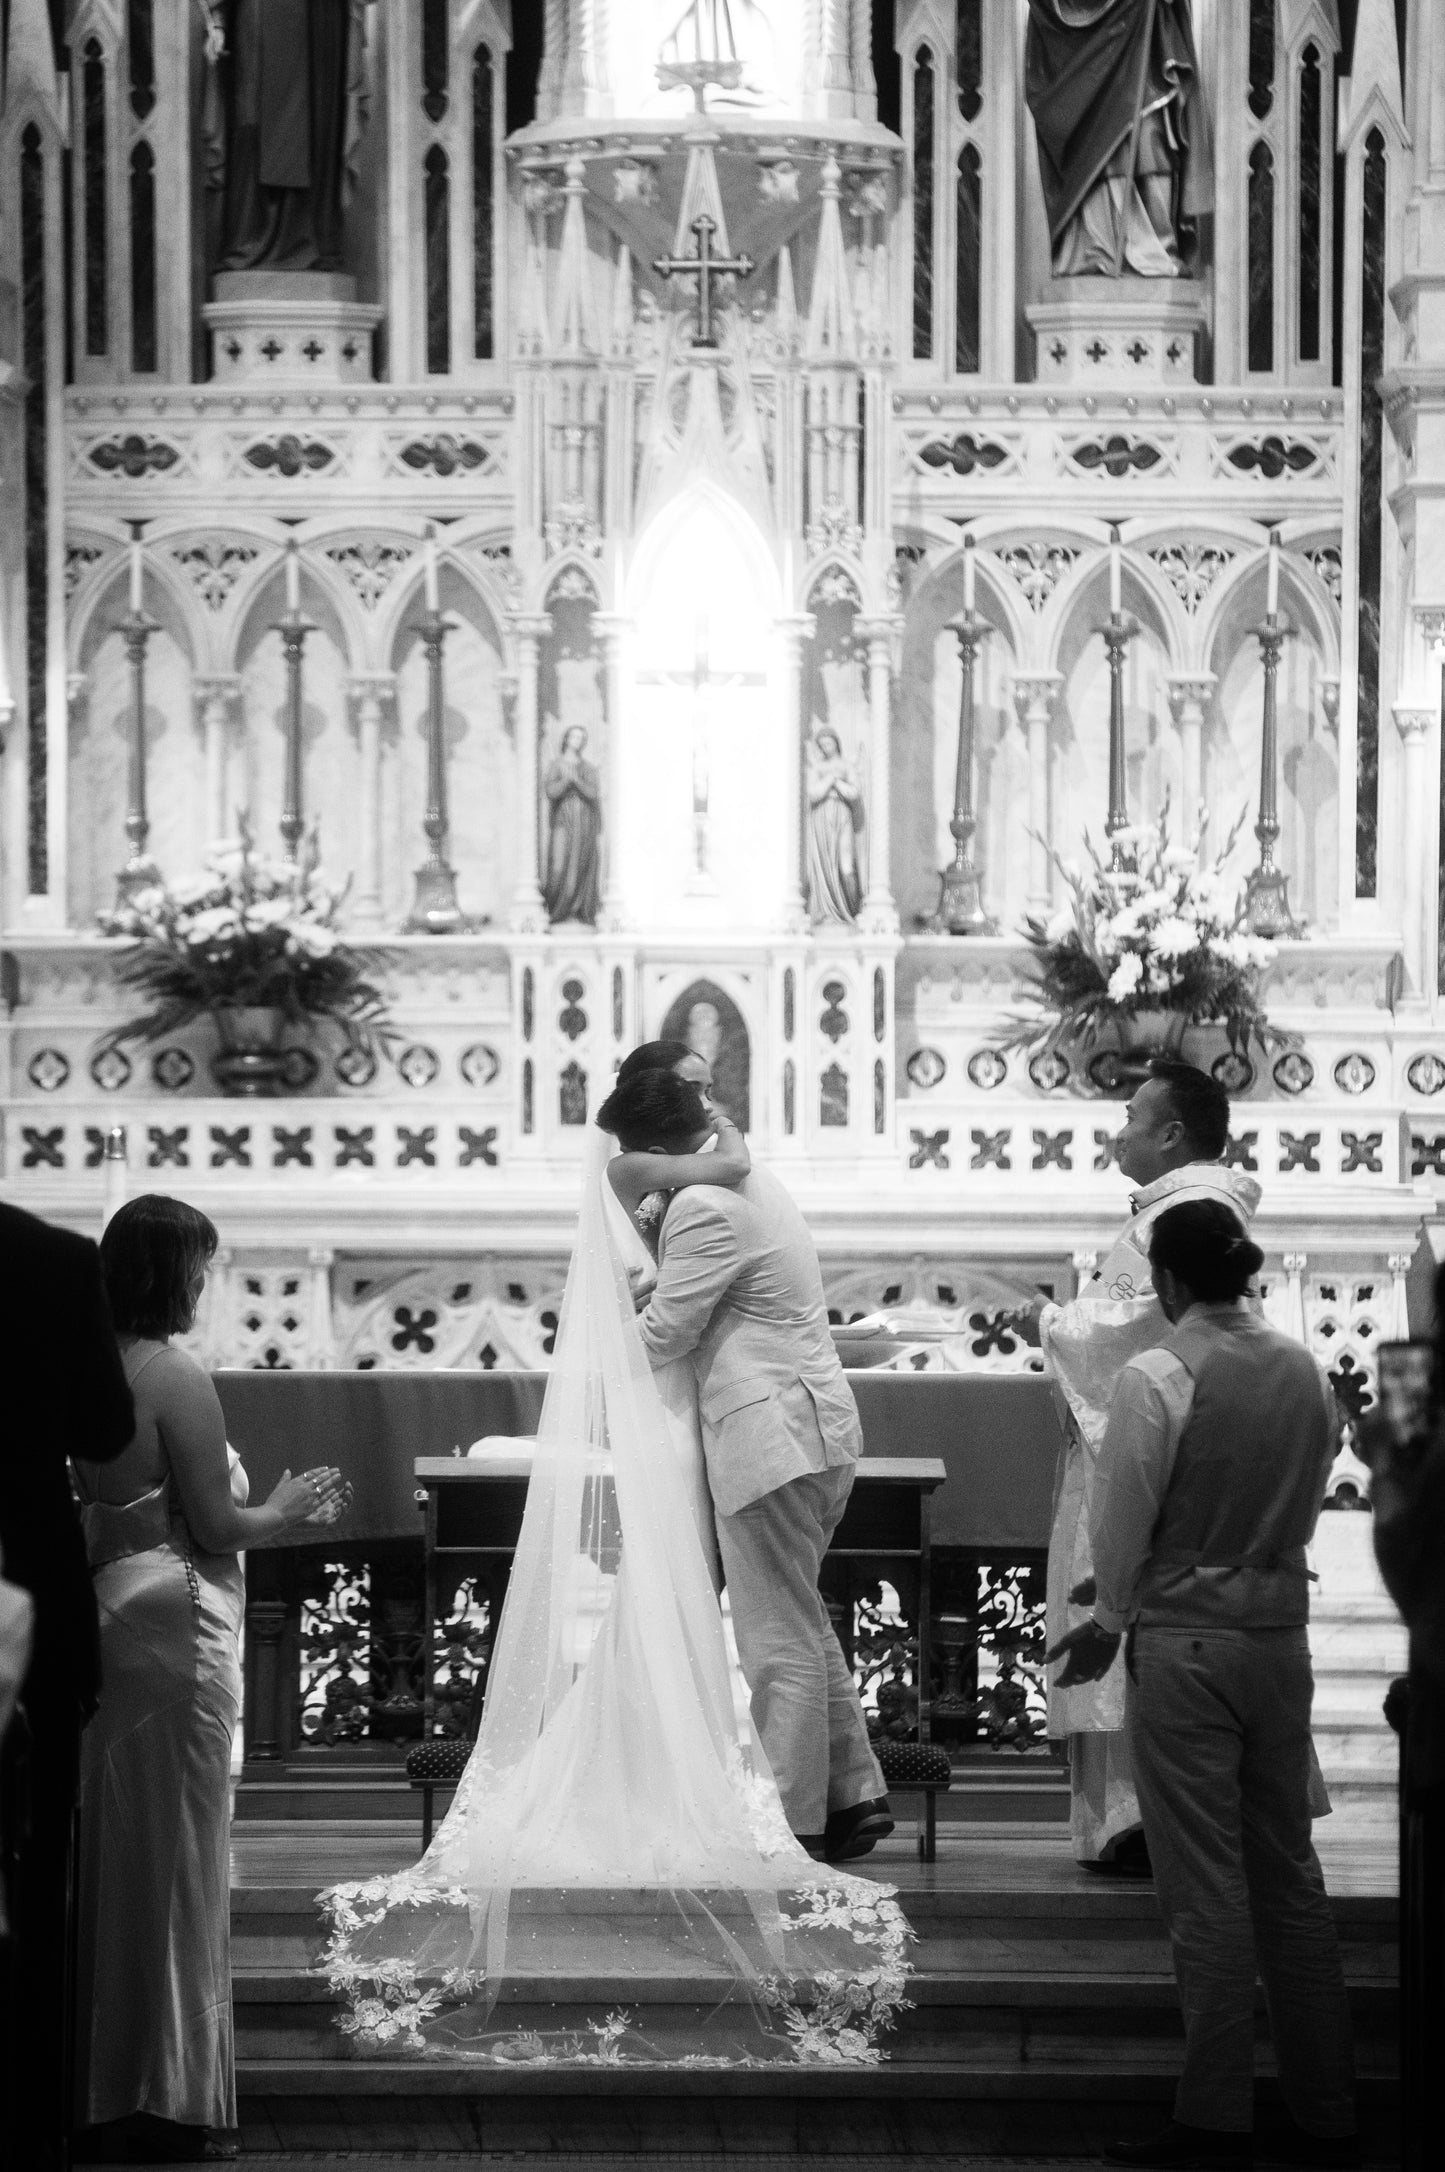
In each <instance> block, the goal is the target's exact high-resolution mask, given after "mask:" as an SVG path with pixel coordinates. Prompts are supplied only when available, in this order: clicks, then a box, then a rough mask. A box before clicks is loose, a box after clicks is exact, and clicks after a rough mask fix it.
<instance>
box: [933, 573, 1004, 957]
mask: <svg viewBox="0 0 1445 2172" xmlns="http://www.w3.org/2000/svg"><path fill="white" fill-rule="evenodd" d="M963 563H964V568H965V573H964V578H965V580H967V577H968V575H967V568H968V566H969V563H970V559H969V557H968V556H966V557H965V558H964V561H963ZM953 630H954V632H955V633H956V634H957V635H958V653H959V658H960V660H961V662H962V664H963V687H962V691H961V692H960V695H959V702H958V759H957V763H956V766H955V769H954V776H953V819H952V820H951V822H950V823H949V825H948V827H949V829H950V831H951V832H952V835H953V860H952V862H951V864H950V865H949V866H948V867H946V868H944V870H943V872H942V874H941V875H940V876H939V892H938V909H937V911H936V912H935V913H934V914H933V916H932V918H931V919H930V920H929V922H928V925H929V927H930V928H932V929H933V931H934V933H935V934H938V935H997V933H998V922H997V921H996V920H991V919H990V918H989V916H988V914H987V913H986V912H985V911H984V908H983V882H982V874H981V871H980V869H978V868H976V867H975V866H974V864H973V834H974V831H975V830H976V829H977V828H978V819H977V817H976V815H975V814H974V811H973V691H974V690H973V671H974V662H975V660H976V658H977V656H978V653H979V650H980V649H981V648H982V647H983V644H984V641H985V640H986V639H987V637H988V635H989V634H990V633H991V632H992V630H993V629H992V627H991V626H990V625H989V623H988V621H987V620H986V619H982V618H980V617H979V616H978V614H977V613H976V612H974V611H971V610H965V611H964V613H963V616H962V617H961V618H959V619H955V620H954V623H953Z"/></svg>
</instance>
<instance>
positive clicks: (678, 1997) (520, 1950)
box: [318, 1134, 910, 2065]
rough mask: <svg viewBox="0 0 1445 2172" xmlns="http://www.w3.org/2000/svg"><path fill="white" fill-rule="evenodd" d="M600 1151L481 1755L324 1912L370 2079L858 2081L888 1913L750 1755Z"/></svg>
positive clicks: (892, 2003)
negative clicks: (546, 2075)
mask: <svg viewBox="0 0 1445 2172" xmlns="http://www.w3.org/2000/svg"><path fill="white" fill-rule="evenodd" d="M609 1151H610V1142H609V1141H607V1140H606V1139H604V1138H603V1137H602V1136H601V1135H600V1134H597V1135H595V1137H594V1142H593V1151H592V1153H591V1154H590V1156H589V1162H588V1169H587V1175H586V1179H585V1181H584V1185H583V1194H582V1210H581V1217H580V1222H579V1227H578V1232H577V1241H576V1248H575V1250H574V1252H573V1256H572V1263H571V1267H570V1270H569V1273H568V1278H567V1287H566V1292H565V1295H564V1298H563V1302H562V1312H561V1318H560V1322H559V1326H558V1330H557V1340H556V1348H555V1355H554V1359H553V1366H552V1371H551V1374H550V1376H549V1378H548V1383H547V1392H546V1397H545V1400H544V1403H543V1409H542V1417H541V1422H540V1425H539V1429H538V1436H537V1440H536V1443H535V1447H534V1450H533V1465H532V1476H531V1482H530V1485H529V1488H528V1494H527V1508H526V1514H525V1517H524V1520H523V1524H522V1530H521V1534H520V1537H519V1539H518V1543H517V1552H516V1558H515V1562H514V1565H513V1570H512V1577H511V1583H510V1587H509V1590H508V1593H507V1599H506V1603H505V1606H504V1608H503V1610H502V1617H501V1622H500V1626H499V1629H498V1632H497V1637H496V1642H495V1646H494V1650H493V1654H492V1661H491V1671H490V1675H489V1678H488V1685H487V1695H486V1706H485V1711H484V1714H483V1719H482V1724H481V1729H480V1733H479V1735H478V1740H477V1745H476V1749H475V1751H474V1752H473V1755H472V1757H471V1760H470V1762H469V1764H468V1766H467V1770H466V1773H465V1775H464V1777H463V1779H462V1782H461V1785H460V1787H459V1788H458V1790H457V1794H456V1797H455V1799H454V1801H453V1804H452V1807H451V1810H450V1811H449V1812H448V1814H447V1816H446V1818H445V1819H444V1821H443V1822H442V1824H441V1826H440V1827H439V1829H438V1832H437V1835H436V1838H435V1840H434V1841H433V1843H432V1845H431V1847H430V1848H429V1849H428V1850H427V1852H426V1854H425V1855H424V1856H423V1857H422V1859H421V1861H420V1862H419V1863H418V1864H416V1865H415V1866H414V1868H412V1869H410V1870H407V1871H403V1872H401V1873H399V1874H397V1875H396V1876H393V1877H386V1878H378V1879H372V1880H367V1881H364V1882H361V1883H355V1884H349V1885H339V1886H334V1887H332V1888H331V1889H330V1890H329V1891H327V1892H326V1893H324V1894H323V1895H321V1897H320V1905H321V1907H322V1910H323V1912H324V1914H325V1916H326V1918H327V1920H328V1922H329V1925H330V1932H331V1935H330V1939H329V1943H328V1945H327V1947H326V1950H325V1952H324V1954H323V1956H322V1958H321V1961H320V1963H319V1964H318V1966H319V1968H320V1970H321V1972H322V1973H324V1974H325V1976H326V1977H327V1978H328V1979H329V1981H330V1982H331V1984H332V1986H333V1988H334V1989H335V1990H336V1991H337V1993H338V1994H339V1996H340V1997H341V2000H342V2013H341V2017H340V2026H341V2027H342V2029H343V2030H345V2031H346V2032H347V2034H348V2035H349V2036H350V2037H351V2038H352V2039H353V2042H354V2046H355V2048H356V2050H357V2051H358V2052H359V2053H361V2054H363V2055H371V2056H382V2057H388V2058H395V2057H397V2056H399V2055H403V2054H414V2055H417V2054H419V2055H426V2054H446V2055H449V2056H452V2057H456V2056H464V2057H472V2058H476V2059H479V2060H486V2061H489V2062H493V2063H506V2064H513V2063H516V2062H518V2061H528V2060H544V2061H545V2060H563V2061H567V2062H569V2063H576V2062H578V2061H583V2062H590V2061H603V2062H608V2063H616V2062H618V2061H621V2060H638V2061H643V2062H665V2063H668V2064H674V2063H678V2062H686V2063H689V2064H697V2063H702V2064H712V2063H718V2064H728V2065H731V2064H737V2063H747V2064H751V2063H754V2062H761V2061H774V2060H779V2059H784V2060H786V2059H793V2060H805V2061H812V2060H826V2061H829V2062H836V2061H840V2060H843V2061H860V2062H869V2061H873V2060H876V2059H878V2058H880V2057H881V2056H882V2052H881V2049H880V2047H879V2041H878V2039H879V2037H880V2034H881V2033H882V2032H883V2031H884V2030H886V2029H887V2028H888V2026H889V2025H890V2024H891V2022H892V2020H893V2019H894V2017H895V2015H896V2013H897V2011H898V2009H899V2007H900V2006H901V2005H902V2003H903V1998H904V1983H905V1979H906V1975H907V1967H906V1959H905V1955H906V1948H907V1942H908V1939H909V1936H910V1933H909V1930H908V1925H907V1922H906V1920H905V1918H904V1916H903V1914H902V1911H901V1909H900V1908H899V1906H898V1903H897V1901H896V1899H895V1898H894V1896H893V1892H892V1889H891V1888H889V1887H885V1886H881V1885H878V1884H876V1883H874V1882H872V1881H871V1880H867V1879H862V1878H858V1877H851V1876H849V1875H847V1874H846V1873H843V1872H841V1871H838V1870H834V1869H830V1868H829V1867H828V1866H826V1865H823V1864H819V1863H814V1862H813V1861H812V1860H811V1859H810V1858H809V1857H808V1855H807V1854H806V1852H805V1851H804V1850H803V1849H802V1848H801V1847H800V1846H799V1845H798V1843H797V1841H796V1840H795V1839H794V1837H793V1835H792V1834H791V1833H790V1832H789V1830H788V1826H787V1823H786V1820H785V1819H784V1816H783V1811H782V1805H781V1803H780V1801H779V1798H778V1792H777V1788H776V1786H775V1784H774V1782H773V1777H772V1774H771V1772H770V1771H769V1769H768V1766H767V1761H766V1759H765V1757H764V1756H763V1754H762V1751H761V1747H760V1746H759V1744H758V1743H757V1742H756V1741H755V1740H754V1739H752V1738H751V1734H750V1731H747V1732H744V1731H741V1730H740V1727H739V1722H738V1717H737V1715H736V1712H735V1707H734V1700H733V1695H732V1686H731V1680H730V1675H729V1668H728V1661H727V1654H726V1649H725V1645H724V1638H723V1628H722V1619H721V1616H720V1614H719V1610H718V1603H717V1598H716V1595H715V1592H714V1589H713V1584H712V1579H711V1575H710V1571H709V1566H708V1562H707V1559H706V1557H705V1555H704V1551H703V1546H702V1542H701V1540H700V1538H699V1534H698V1528H697V1524H696V1521H695V1519H694V1514H693V1510H692V1507H691V1504H690V1502H689V1499H688V1491H687V1484H686V1480H685V1477H684V1473H683V1469H682V1466H681V1464H680V1463H679V1461H678V1458H677V1455H676V1452H675V1450H674V1448H673V1447H672V1444H671V1442H670V1440H669V1437H668V1431H667V1421H666V1418H665V1415H664V1412H663V1407H662V1403H661V1401H660V1399H659V1396H658V1393H657V1390H656V1388H655V1386H654V1384H653V1380H652V1375H651V1372H650V1370H649V1367H648V1363H647V1359H646V1356H645V1354H644V1352H643V1348H642V1344H641V1340H640V1338H639V1336H638V1333H637V1328H636V1323H635V1320H634V1317H633V1308H632V1302H631V1296H630V1292H629V1289H628V1284H627V1276H626V1272H625V1268H624V1265H623V1261H622V1257H621V1254H620V1251H619V1248H618V1244H617V1242H616V1238H615V1236H614V1234H613V1232H612V1231H611V1230H610V1229H609V1227H608V1219H607V1214H606V1211H605V1204H604V1193H603V1184H604V1181H605V1180H604V1174H603V1172H604V1168H605V1164H606V1160H607V1156H608V1152H609Z"/></svg>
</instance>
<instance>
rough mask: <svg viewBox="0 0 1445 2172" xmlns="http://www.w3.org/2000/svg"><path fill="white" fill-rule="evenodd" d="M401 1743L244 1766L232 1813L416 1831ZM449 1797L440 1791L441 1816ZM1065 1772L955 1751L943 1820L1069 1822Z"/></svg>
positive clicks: (1043, 1761)
mask: <svg viewBox="0 0 1445 2172" xmlns="http://www.w3.org/2000/svg"><path fill="white" fill-rule="evenodd" d="M404 1759H405V1746H387V1745H376V1746H373V1745H371V1744H359V1745H356V1746H354V1747H353V1746H347V1747H338V1748H336V1749H315V1750H303V1751H299V1752H297V1753H296V1754H295V1755H294V1756H291V1757H288V1758H284V1759H278V1760H276V1761H275V1762H274V1763H269V1762H268V1763H264V1764H263V1763H260V1762H254V1761H253V1762H251V1763H249V1764H247V1765H246V1766H244V1767H243V1769H242V1773H241V1778H240V1782H239V1785H238V1786H237V1789H236V1818H237V1821H238V1822H241V1823H245V1824H252V1823H261V1824H263V1825H274V1824H278V1823H282V1822H285V1823H298V1824H310V1823H317V1822H328V1821H332V1820H338V1819H339V1820H343V1821H364V1822H371V1821H395V1822H397V1823H406V1824H410V1825H412V1826H413V1827H414V1828H415V1830H416V1832H417V1833H418V1834H420V1831H421V1797H420V1795H419V1794H418V1793H417V1792H416V1790H415V1789H414V1788H413V1787H412V1786H411V1785H410V1784H409V1783H408V1781H407V1778H406V1773H405V1770H404ZM450 1801H451V1796H450V1794H449V1793H448V1792H446V1791H444V1790H442V1789H438V1791H437V1796H436V1814H437V1817H438V1818H439V1819H440V1818H441V1816H442V1815H443V1814H444V1812H445V1811H446V1809H447V1807H448V1805H449V1803H450ZM913 1802H914V1798H913V1797H910V1796H900V1797H899V1803H898V1807H899V1810H900V1812H901V1815H900V1819H899V1826H900V1830H902V1828H903V1825H904V1823H905V1821H907V1822H908V1823H909V1825H910V1829H911V1811H912V1807H913ZM1068 1815H1069V1782H1068V1774H1067V1772H1066V1771H1065V1769H1064V1767H1063V1765H1062V1764H1061V1763H1060V1762H1059V1760H1058V1759H1057V1758H1055V1757H1054V1756H1052V1755H1051V1754H1050V1753H1049V1752H1048V1751H1046V1750H1032V1751H1029V1752H1027V1753H1025V1754H1023V1755H1020V1753H1019V1752H1018V1751H1016V1750H990V1749H985V1748H975V1749H968V1750H964V1751H961V1752H959V1753H958V1754H957V1756H956V1759H955V1764H954V1777H953V1786H952V1789H951V1790H950V1792H949V1793H948V1794H947V1795H940V1796H939V1798H938V1817H939V1821H940V1823H943V1822H963V1823H971V1822H974V1821H985V1822H997V1821H1003V1822H1013V1821H1016V1820H1019V1819H1023V1820H1026V1821H1028V1822H1030V1823H1036V1822H1039V1821H1041V1820H1043V1821H1049V1822H1064V1823H1066V1822H1067V1820H1068Z"/></svg>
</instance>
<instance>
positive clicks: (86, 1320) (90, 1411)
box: [64, 1237, 135, 1463]
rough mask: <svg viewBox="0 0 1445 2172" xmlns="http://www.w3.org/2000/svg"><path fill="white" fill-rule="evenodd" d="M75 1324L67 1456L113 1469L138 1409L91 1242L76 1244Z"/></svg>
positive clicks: (72, 1278) (72, 1276)
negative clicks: (79, 1457) (116, 1337)
mask: <svg viewBox="0 0 1445 2172" xmlns="http://www.w3.org/2000/svg"><path fill="white" fill-rule="evenodd" d="M66 1280H67V1283H68V1285H69V1290H70V1299H69V1313H70V1322H69V1327H68V1331H67V1335H66V1348H67V1364H66V1369H65V1376H64V1381H65V1404H64V1411H65V1428H64V1432H65V1452H66V1454H67V1455H71V1456H83V1457H84V1458H85V1460H86V1462H87V1463H109V1462H111V1461H112V1460H113V1459H114V1457H116V1456H118V1455H119V1454H120V1452H121V1450H122V1449H123V1448H125V1447H126V1446H127V1445H128V1444H129V1442H130V1439H131V1436H132V1434H133V1433H134V1432H135V1404H134V1402H133V1401H132V1399H131V1392H130V1387H129V1385H128V1383H127V1381H126V1377H125V1368H124V1366H123V1365H122V1364H121V1357H120V1350H119V1347H118V1345H117V1343H116V1339H115V1329H114V1327H113V1326H112V1325H111V1318H110V1306H109V1304H108V1303H107V1302H106V1295H105V1284H104V1282H103V1281H102V1279H101V1272H100V1254H99V1252H98V1251H97V1250H96V1248H95V1246H94V1245H93V1244H92V1243H91V1242H90V1240H89V1238H86V1237H77V1238H75V1239H74V1240H73V1243H72V1247H71V1257H70V1273H69V1275H68V1276H67V1277H66Z"/></svg>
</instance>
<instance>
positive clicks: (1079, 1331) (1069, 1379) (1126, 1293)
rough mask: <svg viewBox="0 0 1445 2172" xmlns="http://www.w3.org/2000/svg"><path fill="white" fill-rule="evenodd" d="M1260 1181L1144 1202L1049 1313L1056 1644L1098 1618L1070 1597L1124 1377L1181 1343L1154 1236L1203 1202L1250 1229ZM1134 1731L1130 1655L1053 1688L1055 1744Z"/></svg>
mask: <svg viewBox="0 0 1445 2172" xmlns="http://www.w3.org/2000/svg"><path fill="white" fill-rule="evenodd" d="M1259 1197H1260V1190H1259V1186H1258V1184H1257V1183H1256V1182H1255V1181H1254V1179H1253V1177H1248V1176H1242V1175H1240V1174H1239V1172H1238V1171H1237V1170H1233V1169H1225V1168H1223V1167H1221V1165H1220V1164H1219V1163H1218V1162H1193V1163H1191V1164H1190V1165H1189V1166H1188V1167H1186V1168H1183V1169H1171V1170H1170V1171H1169V1173H1168V1175H1167V1176H1162V1177H1160V1178H1159V1179H1158V1180H1157V1182H1155V1183H1153V1184H1148V1185H1146V1186H1145V1187H1144V1189H1143V1190H1142V1191H1140V1192H1136V1193H1135V1195H1134V1216H1133V1219H1132V1220H1131V1221H1130V1223H1129V1224H1128V1226H1127V1228H1125V1229H1124V1231H1123V1232H1122V1233H1121V1235H1120V1236H1119V1238H1118V1240H1117V1242H1116V1243H1115V1245H1114V1247H1113V1249H1112V1250H1111V1251H1110V1253H1109V1255H1108V1257H1107V1258H1106V1259H1105V1260H1104V1261H1103V1262H1102V1264H1101V1265H1100V1267H1099V1269H1098V1272H1097V1273H1096V1274H1095V1275H1094V1276H1093V1277H1092V1279H1091V1280H1090V1281H1089V1282H1087V1283H1086V1284H1085V1285H1084V1287H1083V1289H1081V1290H1080V1292H1079V1294H1078V1296H1077V1297H1076V1298H1074V1300H1073V1301H1072V1303H1070V1304H1067V1305H1046V1306H1045V1308H1044V1311H1043V1315H1042V1318H1041V1319H1040V1322H1039V1335H1040V1340H1041V1342H1042V1345H1043V1351H1044V1355H1045V1357H1046V1358H1047V1359H1048V1361H1049V1366H1050V1370H1051V1372H1052V1374H1053V1379H1054V1392H1055V1395H1056V1396H1057V1397H1058V1398H1059V1399H1060V1401H1061V1402H1062V1404H1063V1406H1064V1408H1063V1410H1062V1411H1061V1413H1060V1415H1061V1417H1062V1419H1063V1422H1064V1430H1065V1436H1066V1445H1065V1449H1064V1455H1063V1458H1062V1461H1061V1465H1060V1471H1059V1481H1058V1486H1057V1488H1056V1491H1055V1496H1054V1522H1053V1530H1052V1532H1051V1534H1050V1538H1049V1576H1048V1634H1049V1642H1050V1644H1055V1643H1057V1641H1058V1639H1059V1638H1060V1637H1062V1636H1063V1635H1065V1634H1066V1632H1067V1631H1068V1630H1070V1629H1072V1628H1076V1627H1077V1625H1078V1624H1079V1623H1080V1622H1081V1621H1084V1620H1086V1619H1087V1618H1088V1615H1089V1611H1090V1610H1089V1608H1088V1607H1087V1606H1080V1605H1077V1604H1075V1603H1074V1602H1072V1601H1071V1600H1070V1598H1069V1593H1070V1592H1071V1591H1072V1590H1073V1589H1074V1588H1075V1586H1076V1585H1078V1584H1080V1583H1081V1582H1082V1581H1083V1580H1084V1578H1085V1577H1089V1576H1092V1575H1093V1573H1094V1559H1093V1548H1092V1545H1091V1542H1090V1537H1089V1495H1090V1492H1091V1490H1092V1483H1093V1474H1094V1470H1095V1467H1096V1464H1097V1462H1098V1456H1099V1449H1100V1447H1101V1446H1102V1444H1103V1439H1104V1428H1105V1426H1106V1425H1107V1424H1108V1420H1109V1405H1110V1403H1111V1402H1112V1400H1113V1395H1114V1386H1115V1383H1116V1382H1117V1380H1118V1378H1119V1375H1120V1373H1121V1372H1122V1371H1123V1370H1124V1367H1125V1366H1126V1365H1127V1364H1128V1362H1129V1360H1130V1359H1131V1358H1134V1357H1137V1356H1138V1355H1139V1352H1140V1351H1141V1350H1152V1349H1153V1348H1154V1347H1155V1345H1156V1344H1158V1343H1161V1342H1163V1341H1164V1339H1165V1337H1166V1336H1167V1335H1169V1334H1171V1333H1172V1329H1171V1328H1170V1325H1169V1322H1168V1320H1167V1319H1166V1318H1165V1317H1164V1313H1163V1310H1162V1308H1161V1306H1160V1304H1159V1300H1158V1298H1157V1297H1156V1296H1155V1295H1154V1284H1153V1279H1152V1277H1151V1274H1150V1269H1149V1233H1150V1231H1151V1229H1152V1228H1153V1226H1154V1223H1155V1221H1156V1219H1157V1218H1158V1216H1159V1215H1161V1214H1162V1213H1163V1212H1164V1210H1165V1208H1166V1207H1179V1206H1183V1205H1184V1204H1185V1203H1186V1202H1187V1201H1189V1200H1193V1199H1217V1200H1220V1201H1222V1203H1223V1204H1224V1205H1225V1206H1227V1207H1230V1208H1232V1209H1233V1211H1234V1213H1236V1214H1237V1215H1238V1216H1239V1219H1240V1222H1241V1224H1242V1225H1243V1226H1244V1227H1245V1228H1248V1226H1249V1223H1250V1221H1251V1220H1252V1219H1253V1216H1254V1213H1255V1210H1256V1209H1257V1207H1258V1205H1259ZM1123 1724H1124V1659H1123V1653H1122V1651H1121V1652H1120V1654H1119V1656H1118V1658H1116V1660H1115V1661H1114V1664H1113V1666H1112V1667H1111V1668H1110V1669H1109V1671H1108V1673H1107V1674H1106V1675H1105V1676H1104V1678H1103V1680H1102V1681H1099V1682H1085V1683H1081V1684H1079V1685H1078V1686H1077V1687H1076V1688H1073V1689H1059V1688H1057V1687H1055V1686H1054V1685H1053V1683H1050V1686H1049V1733H1050V1734H1051V1735H1073V1734H1112V1733H1114V1732H1116V1731H1117V1730H1118V1729H1119V1728H1121V1727H1122V1726H1123Z"/></svg>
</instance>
